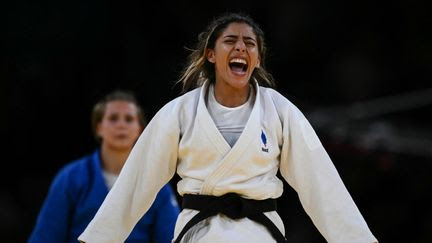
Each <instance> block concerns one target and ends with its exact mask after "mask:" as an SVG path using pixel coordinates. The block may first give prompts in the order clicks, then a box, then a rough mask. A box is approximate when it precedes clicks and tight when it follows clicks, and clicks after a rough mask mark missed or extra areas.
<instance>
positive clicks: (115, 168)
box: [101, 145, 130, 175]
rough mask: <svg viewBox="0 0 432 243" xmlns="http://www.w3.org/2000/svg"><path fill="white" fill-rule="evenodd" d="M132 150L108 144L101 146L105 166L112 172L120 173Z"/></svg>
mask: <svg viewBox="0 0 432 243" xmlns="http://www.w3.org/2000/svg"><path fill="white" fill-rule="evenodd" d="M129 153H130V150H126V151H123V150H122V151H119V150H114V149H111V148H109V147H108V146H104V145H102V146H101V159H102V166H103V168H104V169H105V170H106V171H107V172H110V173H113V174H116V175H118V174H120V171H121V169H122V167H123V165H124V163H125V162H126V159H127V157H128V156H129Z"/></svg>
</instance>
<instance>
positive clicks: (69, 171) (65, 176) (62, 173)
mask: <svg viewBox="0 0 432 243" xmlns="http://www.w3.org/2000/svg"><path fill="white" fill-rule="evenodd" d="M92 157H93V154H88V155H85V156H83V157H81V158H78V159H75V160H73V161H71V162H68V163H67V164H65V165H64V166H63V167H62V168H60V170H59V171H58V173H57V175H56V179H57V180H67V181H76V180H77V178H80V180H83V178H87V176H86V175H87V174H88V173H89V171H90V170H91V167H92Z"/></svg>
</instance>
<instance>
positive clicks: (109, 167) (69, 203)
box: [29, 90, 179, 243]
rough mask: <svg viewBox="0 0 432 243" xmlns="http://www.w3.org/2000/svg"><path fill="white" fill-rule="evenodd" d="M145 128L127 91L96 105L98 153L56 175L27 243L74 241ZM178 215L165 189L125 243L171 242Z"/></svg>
mask: <svg viewBox="0 0 432 243" xmlns="http://www.w3.org/2000/svg"><path fill="white" fill-rule="evenodd" d="M146 124H147V122H146V120H145V116H144V113H143V110H142V108H141V107H140V106H139V104H138V102H137V100H136V98H135V96H134V94H133V93H132V92H130V91H123V90H115V91H113V92H111V93H110V94H108V95H106V96H105V97H104V98H103V99H102V100H100V101H99V102H97V103H96V104H95V106H94V107H93V111H92V129H93V132H94V135H95V137H96V139H97V140H98V142H100V148H98V149H96V150H95V151H94V152H93V153H91V154H89V155H86V156H84V157H82V158H80V159H78V160H75V161H72V162H71V163H69V164H67V165H66V166H64V167H63V168H62V169H61V170H60V171H59V172H58V174H57V175H56V177H55V178H54V180H53V182H52V184H51V187H50V190H49V192H48V195H47V197H46V199H45V201H44V203H43V206H42V208H41V210H40V213H39V215H38V218H37V222H36V225H35V227H34V230H33V232H32V234H31V235H30V238H29V243H38V242H41V243H42V242H44V243H49V242H53V243H59V242H77V238H78V236H79V235H80V234H81V233H82V231H84V229H85V228H86V227H87V225H88V223H89V222H90V221H91V219H92V218H93V217H94V215H95V214H96V212H97V210H98V209H99V207H100V205H101V204H102V202H103V200H104V199H105V196H106V195H107V194H108V191H109V190H110V189H111V188H112V186H113V185H114V183H115V181H116V179H117V177H118V175H119V173H120V171H121V169H122V167H123V165H124V163H125V161H126V158H127V157H128V155H129V153H130V151H131V149H132V147H133V145H134V144H135V142H136V140H137V138H138V137H139V135H140V134H141V132H142V131H143V129H144V127H145V126H146ZM178 214H179V207H178V204H177V199H176V197H175V194H174V192H173V190H172V188H171V186H170V185H169V184H166V185H164V187H163V188H162V189H161V190H160V192H159V193H158V194H157V196H156V198H155V200H154V203H153V204H152V205H151V207H150V209H149V210H148V211H147V213H146V214H145V215H144V216H143V217H142V218H141V219H140V220H139V222H138V223H137V224H136V226H135V227H134V229H133V231H132V233H131V234H130V235H129V237H128V239H127V240H126V242H158V243H159V242H160V243H168V242H171V239H172V238H173V232H174V226H175V222H176V219H177V216H178Z"/></svg>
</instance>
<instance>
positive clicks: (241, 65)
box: [229, 58, 248, 74]
mask: <svg viewBox="0 0 432 243" xmlns="http://www.w3.org/2000/svg"><path fill="white" fill-rule="evenodd" d="M229 67H230V69H231V71H233V72H234V73H236V74H244V73H246V71H247V69H248V64H247V62H246V60H244V59H241V58H234V59H232V60H231V61H230V62H229Z"/></svg>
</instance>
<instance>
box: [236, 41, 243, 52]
mask: <svg viewBox="0 0 432 243" xmlns="http://www.w3.org/2000/svg"><path fill="white" fill-rule="evenodd" d="M235 50H236V51H239V52H245V51H246V45H245V43H244V42H243V41H237V42H236V45H235Z"/></svg>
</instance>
